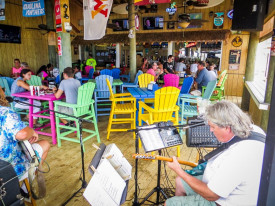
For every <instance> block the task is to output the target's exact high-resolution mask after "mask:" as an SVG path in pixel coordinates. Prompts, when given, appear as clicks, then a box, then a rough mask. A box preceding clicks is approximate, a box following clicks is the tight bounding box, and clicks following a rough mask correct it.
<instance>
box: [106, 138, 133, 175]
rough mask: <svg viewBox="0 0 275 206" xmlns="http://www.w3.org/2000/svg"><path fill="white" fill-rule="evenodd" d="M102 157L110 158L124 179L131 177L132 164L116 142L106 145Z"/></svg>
mask: <svg viewBox="0 0 275 206" xmlns="http://www.w3.org/2000/svg"><path fill="white" fill-rule="evenodd" d="M102 157H104V158H107V159H108V160H109V162H110V163H111V165H112V166H113V167H114V168H115V170H116V171H117V172H118V173H119V174H120V176H121V177H122V178H123V179H124V180H129V179H131V174H132V166H131V165H130V163H129V162H128V160H127V159H126V158H125V157H124V156H123V154H122V153H121V151H120V150H119V149H118V147H117V146H116V145H115V144H114V143H113V144H110V145H108V146H107V147H106V149H105V151H104V153H103V155H102Z"/></svg>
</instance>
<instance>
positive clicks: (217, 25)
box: [213, 12, 224, 29]
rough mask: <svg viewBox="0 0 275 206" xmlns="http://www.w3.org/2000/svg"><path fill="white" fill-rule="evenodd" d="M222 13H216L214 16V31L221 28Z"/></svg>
mask: <svg viewBox="0 0 275 206" xmlns="http://www.w3.org/2000/svg"><path fill="white" fill-rule="evenodd" d="M223 17H224V12H216V13H215V16H214V26H213V28H214V29H222V28H223V19H224V18H223Z"/></svg>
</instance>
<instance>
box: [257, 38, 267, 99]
mask: <svg viewBox="0 0 275 206" xmlns="http://www.w3.org/2000/svg"><path fill="white" fill-rule="evenodd" d="M270 46H271V38H269V39H267V40H265V41H262V42H260V43H259V44H258V47H257V52H256V59H255V68H254V80H253V83H254V84H255V85H257V88H258V89H259V92H260V93H262V95H263V96H264V95H265V90H266V83H267V76H268V68H269V59H270Z"/></svg>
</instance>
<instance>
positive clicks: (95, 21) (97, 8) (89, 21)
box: [83, 0, 113, 40]
mask: <svg viewBox="0 0 275 206" xmlns="http://www.w3.org/2000/svg"><path fill="white" fill-rule="evenodd" d="M112 5H113V0H83V10H84V11H83V15H84V40H97V39H101V38H102V37H103V36H105V31H106V26H107V22H108V19H109V15H110V12H111V9H112Z"/></svg>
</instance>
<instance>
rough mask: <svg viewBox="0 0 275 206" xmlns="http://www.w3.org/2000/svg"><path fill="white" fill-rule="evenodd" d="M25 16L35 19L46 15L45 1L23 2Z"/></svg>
mask: <svg viewBox="0 0 275 206" xmlns="http://www.w3.org/2000/svg"><path fill="white" fill-rule="evenodd" d="M22 7H23V16H25V17H35V16H43V15H45V8H44V0H36V1H31V2H29V1H24V0H23V1H22Z"/></svg>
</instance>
